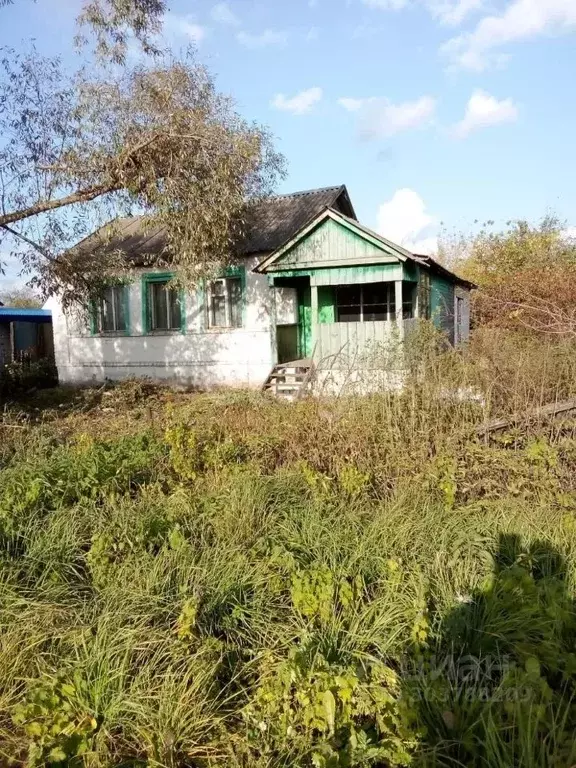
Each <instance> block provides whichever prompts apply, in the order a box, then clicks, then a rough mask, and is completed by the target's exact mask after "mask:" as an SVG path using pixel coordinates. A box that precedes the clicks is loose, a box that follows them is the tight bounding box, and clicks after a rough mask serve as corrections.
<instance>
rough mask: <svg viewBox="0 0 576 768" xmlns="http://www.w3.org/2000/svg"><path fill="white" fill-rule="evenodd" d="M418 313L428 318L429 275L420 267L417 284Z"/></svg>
mask: <svg viewBox="0 0 576 768" xmlns="http://www.w3.org/2000/svg"><path fill="white" fill-rule="evenodd" d="M418 314H419V316H420V317H423V318H424V319H426V320H429V319H430V275H429V274H428V272H424V271H423V270H422V269H420V283H419V285H418Z"/></svg>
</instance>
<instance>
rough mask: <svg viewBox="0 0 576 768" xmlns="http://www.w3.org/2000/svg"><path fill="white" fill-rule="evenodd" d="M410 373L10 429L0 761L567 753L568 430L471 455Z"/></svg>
mask: <svg viewBox="0 0 576 768" xmlns="http://www.w3.org/2000/svg"><path fill="white" fill-rule="evenodd" d="M428 364H429V365H430V366H432V372H431V373H428V374H427V376H429V377H431V376H433V375H434V374H433V367H434V366H435V365H436V363H435V362H434V360H433V358H430V360H429V363H428ZM450 370H451V371H452V373H454V371H455V370H457V369H456V367H455V366H452V363H451V367H450ZM443 382H444V386H446V384H445V382H446V378H444V379H443ZM429 385H430V378H427V379H426V382H425V383H424V384H423V383H420V384H418V383H415V384H414V385H411V387H412V388H409V389H408V390H407V391H406V392H405V393H403V394H402V395H400V396H398V395H395V396H390V395H388V394H383V395H381V396H377V397H373V398H372V397H371V398H366V399H364V400H361V401H360V400H350V401H347V400H346V399H341V400H339V401H334V402H331V403H328V402H322V404H321V405H320V404H316V403H315V402H314V401H312V402H303V403H296V404H293V405H291V406H290V410H289V411H288V410H287V407H286V406H285V405H284V404H282V403H270V402H269V401H268V400H267V399H266V398H260V397H258V396H255V395H248V394H246V393H241V394H238V395H235V394H234V395H232V394H225V395H217V396H188V397H184V396H182V398H181V399H180V400H178V398H177V397H176V396H174V395H168V396H166V395H164V394H163V393H162V392H161V391H159V390H156V389H150V390H148V389H147V388H146V387H144V386H142V387H140V386H139V385H138V384H137V383H133V382H130V383H129V384H128V385H126V386H125V387H124V388H121V387H119V388H117V389H114V390H110V394H109V395H107V396H106V397H105V398H104V402H105V403H106V409H103V410H96V409H97V408H98V407H99V406H98V405H95V406H92V407H93V408H94V410H93V411H92V413H89V414H88V415H86V414H85V412H84V409H85V407H86V406H85V405H84V403H87V402H94V401H93V400H89V399H83V400H82V403H83V405H82V409H83V410H82V412H81V413H80V415H78V414H77V413H75V412H74V411H72V412H70V413H67V414H62V416H61V417H60V418H51V420H46V421H44V422H41V421H40V422H27V421H25V420H24V419H23V418H22V416H21V415H20V414H18V415H17V418H18V421H16V422H15V423H16V424H17V425H18V429H10V428H8V429H6V430H5V432H6V439H5V441H4V444H3V445H2V450H1V452H0V459H1V461H2V472H1V473H0V523H1V528H0V533H1V536H0V626H2V639H1V643H0V763H2V764H6V765H9V764H10V761H12V762H14V763H15V764H26V761H28V764H30V765H34V764H36V765H38V766H40V765H49V764H50V763H52V764H58V763H60V764H62V765H68V766H75V765H78V766H81V765H82V766H87V768H91V766H99V765H106V766H111V767H113V766H126V765H132V766H134V765H150V766H169V768H188V766H191V765H194V766H197V768H224V766H226V768H228V767H229V766H231V768H248V766H250V768H252V766H256V768H271V766H285V767H286V768H297V766H302V768H306V767H307V766H308V768H317V767H318V766H322V767H323V768H328V766H347V767H348V768H364V767H366V768H367V767H368V766H374V768H387V767H388V766H390V768H392V767H393V766H402V765H409V766H414V767H415V768H417V766H436V765H458V764H459V765H471V766H485V765H489V766H495V767H498V766H501V767H502V768H509V767H510V766H517V767H518V768H520V766H522V768H524V766H531V767H532V766H534V768H536V767H538V768H545V767H546V768H548V766H558V767H559V768H560V766H566V765H571V764H573V763H575V762H576V754H575V752H576V750H575V748H574V746H573V739H572V736H571V734H572V732H573V730H574V728H575V727H576V708H575V707H574V705H573V703H572V702H573V698H574V693H575V686H576V651H575V649H574V644H573V637H574V636H575V635H576V610H575V603H574V598H575V594H574V592H575V579H576V566H575V562H576V560H575V558H576V522H575V521H576V484H575V481H574V478H575V477H576V472H575V470H576V447H575V440H574V428H573V423H572V421H571V420H570V419H566V421H564V422H556V423H555V425H554V427H553V428H546V427H545V426H541V425H537V424H533V425H531V426H529V427H526V426H522V425H521V424H519V423H513V424H512V425H511V426H510V428H509V429H506V430H503V431H502V433H500V434H499V435H497V436H494V437H493V438H492V439H489V440H484V439H482V440H481V439H479V438H478V437H477V436H476V427H477V426H478V424H479V421H480V420H482V421H483V420H484V418H485V417H486V412H485V411H484V410H482V409H478V408H477V407H474V408H473V407H471V406H470V405H469V404H460V403H459V402H457V401H455V400H448V399H439V398H436V399H433V398H432V397H431V396H430V392H429V390H427V389H423V387H426V388H427V387H428V386H429ZM164 398H165V399H164ZM166 401H167V402H166ZM50 402H51V406H53V404H54V401H52V400H51V401H50ZM72 402H75V400H72ZM110 403H114V406H112V407H114V411H113V412H112V413H109V412H108V410H107V409H108V408H109V407H111V406H110V405H109V404H110ZM57 407H58V406H57V404H56V409H57ZM152 407H154V408H156V412H155V414H154V418H151V419H147V420H146V421H144V422H143V421H142V413H145V412H146V409H147V408H152ZM475 408H476V409H475ZM96 414H97V415H96ZM488 415H490V414H488ZM126 416H127V418H126ZM473 419H476V421H474V420H473ZM119 425H122V430H121V429H120V428H119ZM114 431H116V432H117V434H114Z"/></svg>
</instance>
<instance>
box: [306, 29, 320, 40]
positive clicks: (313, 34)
mask: <svg viewBox="0 0 576 768" xmlns="http://www.w3.org/2000/svg"><path fill="white" fill-rule="evenodd" d="M319 36H320V30H319V29H318V27H310V29H309V30H308V32H307V33H306V42H308V43H312V42H314V40H318V37H319Z"/></svg>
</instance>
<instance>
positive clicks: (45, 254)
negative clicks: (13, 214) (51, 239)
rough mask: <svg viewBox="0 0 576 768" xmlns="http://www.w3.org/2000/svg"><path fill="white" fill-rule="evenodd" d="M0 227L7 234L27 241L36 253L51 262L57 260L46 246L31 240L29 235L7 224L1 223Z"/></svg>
mask: <svg viewBox="0 0 576 768" xmlns="http://www.w3.org/2000/svg"><path fill="white" fill-rule="evenodd" d="M0 228H1V229H3V230H5V231H6V232H8V233H9V234H11V235H13V236H14V237H17V238H19V239H20V240H23V241H24V242H25V243H27V244H28V245H29V246H31V247H32V248H34V250H35V251H38V253H39V254H40V255H41V256H43V257H44V258H45V259H48V261H50V262H51V263H54V262H55V261H57V259H56V258H55V257H54V256H52V255H51V254H50V252H49V251H47V250H46V248H43V247H42V246H41V245H39V244H38V243H35V242H34V240H31V239H30V238H29V237H26V235H23V234H22V233H21V232H18V230H16V229H12V227H9V226H8V225H7V224H1V225H0Z"/></svg>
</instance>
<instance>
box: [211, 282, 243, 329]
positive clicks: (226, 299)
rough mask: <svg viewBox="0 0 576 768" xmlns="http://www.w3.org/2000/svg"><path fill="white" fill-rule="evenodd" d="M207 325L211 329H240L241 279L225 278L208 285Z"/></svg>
mask: <svg viewBox="0 0 576 768" xmlns="http://www.w3.org/2000/svg"><path fill="white" fill-rule="evenodd" d="M209 325H210V327H212V328H241V327H242V279H241V278H240V277H225V278H222V279H221V280H214V281H213V282H212V283H210V294H209Z"/></svg>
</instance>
